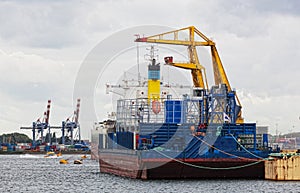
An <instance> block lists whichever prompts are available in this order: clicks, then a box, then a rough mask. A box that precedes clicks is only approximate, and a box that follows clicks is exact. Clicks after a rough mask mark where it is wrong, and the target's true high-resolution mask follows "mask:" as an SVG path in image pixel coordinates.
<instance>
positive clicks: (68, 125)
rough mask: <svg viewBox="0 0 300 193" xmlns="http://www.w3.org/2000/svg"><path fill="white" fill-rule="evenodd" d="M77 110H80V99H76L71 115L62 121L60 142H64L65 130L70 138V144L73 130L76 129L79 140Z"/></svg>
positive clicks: (72, 142)
mask: <svg viewBox="0 0 300 193" xmlns="http://www.w3.org/2000/svg"><path fill="white" fill-rule="evenodd" d="M79 110H80V99H77V105H76V110H75V111H74V113H73V115H72V117H68V118H67V119H66V120H65V121H63V122H62V129H61V133H62V144H65V131H67V132H68V134H69V135H70V138H71V145H74V130H75V129H77V133H78V138H79V141H81V136H80V124H79V121H78V120H79Z"/></svg>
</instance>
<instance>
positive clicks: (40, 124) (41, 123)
mask: <svg viewBox="0 0 300 193" xmlns="http://www.w3.org/2000/svg"><path fill="white" fill-rule="evenodd" d="M50 105H51V100H48V104H47V111H45V112H44V115H43V119H42V120H41V118H38V119H37V120H36V121H35V122H33V123H32V127H21V128H20V129H32V147H33V148H35V147H36V145H37V144H36V138H37V137H38V135H39V134H40V138H41V143H44V134H43V133H44V130H46V129H48V132H49V133H50V126H49V117H50ZM36 130H37V136H36Z"/></svg>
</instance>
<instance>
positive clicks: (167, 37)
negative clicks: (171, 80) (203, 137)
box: [135, 26, 244, 123]
mask: <svg viewBox="0 0 300 193" xmlns="http://www.w3.org/2000/svg"><path fill="white" fill-rule="evenodd" d="M180 33H188V39H184V38H179V34H180ZM196 38H200V39H201V40H203V41H196V40H195V39H196ZM135 41H136V42H146V43H156V44H170V45H182V46H187V50H188V56H189V62H187V63H176V62H173V57H172V56H168V57H165V58H164V60H165V63H166V64H168V65H171V66H174V67H179V68H183V69H188V70H191V74H192V79H193V84H194V87H196V88H201V89H204V90H206V91H209V87H208V82H207V78H206V71H205V67H204V66H203V65H201V64H200V61H199V58H198V54H197V49H196V47H197V46H209V47H210V49H211V57H212V66H213V73H214V83H215V85H220V84H225V85H226V86H227V89H228V91H229V92H234V95H235V98H236V100H237V106H238V107H239V108H237V110H238V113H237V119H236V123H243V122H244V119H243V117H242V111H241V108H242V106H241V103H240V101H239V99H238V96H237V95H236V92H235V91H233V90H232V88H231V85H230V84H229V80H228V78H227V75H226V73H225V69H224V67H223V65H222V62H221V59H220V56H219V54H218V51H217V48H216V44H215V42H213V41H212V40H210V39H209V38H207V37H206V36H205V35H204V34H203V33H201V32H200V31H199V30H198V29H196V28H195V27H194V26H190V27H186V28H182V29H179V30H173V31H170V32H166V33H161V34H157V35H153V36H149V37H140V38H137V39H136V40H135Z"/></svg>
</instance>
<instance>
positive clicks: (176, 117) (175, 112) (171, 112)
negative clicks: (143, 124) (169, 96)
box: [165, 100, 182, 123]
mask: <svg viewBox="0 0 300 193" xmlns="http://www.w3.org/2000/svg"><path fill="white" fill-rule="evenodd" d="M165 112H166V113H165V116H166V117H165V122H166V123H180V122H181V119H182V101H178V100H167V101H165Z"/></svg>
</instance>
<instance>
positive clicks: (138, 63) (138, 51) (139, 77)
mask: <svg viewBox="0 0 300 193" xmlns="http://www.w3.org/2000/svg"><path fill="white" fill-rule="evenodd" d="M134 36H135V37H136V38H140V35H139V34H135V35H134ZM136 63H137V66H138V67H137V70H138V83H139V86H141V74H140V49H139V43H138V42H137V43H136Z"/></svg>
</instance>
